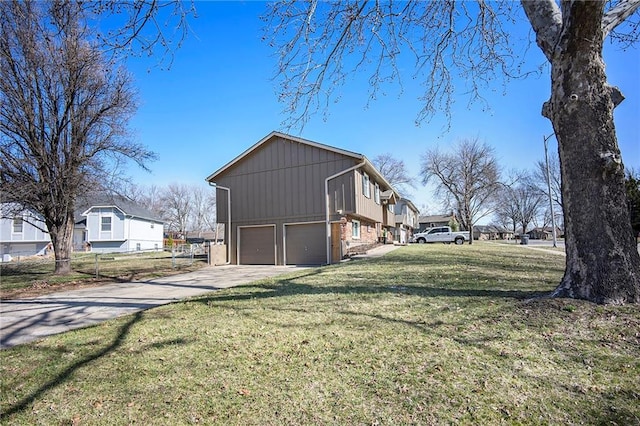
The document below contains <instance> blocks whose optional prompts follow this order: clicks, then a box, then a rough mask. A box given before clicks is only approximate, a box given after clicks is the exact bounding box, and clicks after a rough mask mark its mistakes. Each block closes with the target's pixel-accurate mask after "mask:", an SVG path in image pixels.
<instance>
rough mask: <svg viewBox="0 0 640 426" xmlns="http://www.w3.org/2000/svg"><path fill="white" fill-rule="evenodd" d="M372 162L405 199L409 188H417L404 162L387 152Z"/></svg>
mask: <svg viewBox="0 0 640 426" xmlns="http://www.w3.org/2000/svg"><path fill="white" fill-rule="evenodd" d="M371 162H372V163H373V165H374V166H376V169H378V171H379V172H380V173H381V174H382V176H384V178H385V179H386V180H387V182H389V183H390V184H391V186H393V187H394V188H395V189H396V190H398V191H399V192H400V194H401V195H402V196H403V197H407V196H408V190H409V187H412V188H414V187H415V184H414V181H415V178H413V177H412V176H410V175H409V172H407V168H406V166H405V164H404V160H399V159H397V158H395V157H394V156H393V155H391V154H390V153H388V152H387V153H384V154H380V155H377V156H376V157H375V158H374V159H373V160H372V161H371Z"/></svg>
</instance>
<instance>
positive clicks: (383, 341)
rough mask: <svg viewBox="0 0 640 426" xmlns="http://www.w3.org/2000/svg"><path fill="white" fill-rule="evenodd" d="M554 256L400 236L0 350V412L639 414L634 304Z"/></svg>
mask: <svg viewBox="0 0 640 426" xmlns="http://www.w3.org/2000/svg"><path fill="white" fill-rule="evenodd" d="M563 264H564V258H563V257H562V256H558V255H557V254H553V253H545V252H542V251H538V250H527V249H525V248H522V247H512V246H505V245H496V244H474V245H472V246H469V245H464V246H454V245H414V246H409V247H406V248H401V249H399V250H396V251H394V252H392V253H390V254H388V255H387V256H385V257H383V258H381V259H375V260H367V261H365V260H362V261H353V262H349V263H346V264H342V265H335V266H331V267H325V268H320V269H305V270H300V271H298V272H296V273H294V274H291V275H287V276H284V277H280V278H274V279H270V280H265V281H260V282H256V283H253V284H251V285H247V286H242V287H237V288H233V289H229V290H223V291H218V292H216V293H212V294H210V295H209V296H206V297H200V298H195V299H191V300H188V301H184V302H181V303H175V304H172V305H168V306H164V307H161V308H157V309H153V310H149V311H146V312H143V313H139V314H137V315H132V316H128V317H124V318H121V319H118V320H115V321H110V322H107V323H104V324H102V325H98V326H95V327H91V328H87V329H83V330H77V331H73V332H69V333H66V334H63V335H58V336H53V337H50V338H47V339H45V340H42V341H40V342H36V343H33V344H29V345H24V346H19V347H15V348H12V349H8V350H3V351H1V352H0V365H1V370H0V372H1V374H2V403H1V412H2V423H3V424H4V423H7V424H77V425H80V424H92V425H93V424H104V425H117V424H123V425H124V424H143V425H146V424H171V425H173V424H221V425H228V424H231V425H283V424H287V425H288V424H294V425H295V424H304V425H306V424H336V425H350V424H363V425H364V424H367V425H368V424H384V425H398V424H498V423H507V424H563V425H564V424H619V425H634V424H640V379H639V377H640V308H639V307H638V306H623V307H607V306H596V305H592V304H589V303H586V302H581V301H570V300H550V299H541V298H538V296H540V295H542V294H545V293H546V292H548V291H550V290H551V289H553V287H554V285H555V284H556V283H557V282H558V281H559V279H560V277H561V275H562V271H563Z"/></svg>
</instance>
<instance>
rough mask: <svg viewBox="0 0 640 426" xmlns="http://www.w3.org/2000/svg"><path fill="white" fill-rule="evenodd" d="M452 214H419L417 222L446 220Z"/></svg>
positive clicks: (449, 218) (448, 219)
mask: <svg viewBox="0 0 640 426" xmlns="http://www.w3.org/2000/svg"><path fill="white" fill-rule="evenodd" d="M452 217H453V215H451V214H435V215H430V216H420V217H419V218H418V222H419V223H432V222H448V221H450V220H451V218H452Z"/></svg>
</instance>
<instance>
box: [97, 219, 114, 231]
mask: <svg viewBox="0 0 640 426" xmlns="http://www.w3.org/2000/svg"><path fill="white" fill-rule="evenodd" d="M105 219H109V229H105V228H104V226H105V223H104V220H105ZM112 229H113V217H112V216H110V215H104V216H100V232H109V233H110V232H111V230H112Z"/></svg>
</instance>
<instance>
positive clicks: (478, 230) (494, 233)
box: [473, 225, 513, 240]
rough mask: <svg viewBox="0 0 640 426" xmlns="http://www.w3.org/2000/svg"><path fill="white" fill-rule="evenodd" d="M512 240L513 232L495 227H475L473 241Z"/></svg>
mask: <svg viewBox="0 0 640 426" xmlns="http://www.w3.org/2000/svg"><path fill="white" fill-rule="evenodd" d="M512 238H513V231H509V230H507V229H505V228H503V227H500V226H496V225H475V226H474V227H473V239H474V240H508V239H512Z"/></svg>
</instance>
